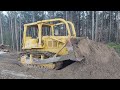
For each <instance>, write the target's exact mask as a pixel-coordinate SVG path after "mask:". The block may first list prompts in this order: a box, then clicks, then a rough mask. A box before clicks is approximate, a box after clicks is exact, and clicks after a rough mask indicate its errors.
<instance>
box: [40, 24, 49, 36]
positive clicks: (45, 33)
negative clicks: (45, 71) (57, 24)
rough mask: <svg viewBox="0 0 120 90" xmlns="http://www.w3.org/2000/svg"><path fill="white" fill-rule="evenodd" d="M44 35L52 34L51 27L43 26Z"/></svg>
mask: <svg viewBox="0 0 120 90" xmlns="http://www.w3.org/2000/svg"><path fill="white" fill-rule="evenodd" d="M42 35H43V36H50V35H51V27H50V26H47V25H43V26H42Z"/></svg>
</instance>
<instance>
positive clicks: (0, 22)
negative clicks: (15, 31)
mask: <svg viewBox="0 0 120 90" xmlns="http://www.w3.org/2000/svg"><path fill="white" fill-rule="evenodd" d="M0 14H1V13H0ZM1 18H2V17H1V15H0V30H1V44H4V42H3V29H2V20H1Z"/></svg>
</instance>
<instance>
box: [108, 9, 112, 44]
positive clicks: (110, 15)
mask: <svg viewBox="0 0 120 90" xmlns="http://www.w3.org/2000/svg"><path fill="white" fill-rule="evenodd" d="M111 20H112V11H110V27H109V28H110V29H109V42H110V41H111V26H112V22H111Z"/></svg>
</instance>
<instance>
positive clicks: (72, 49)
mask: <svg viewBox="0 0 120 90" xmlns="http://www.w3.org/2000/svg"><path fill="white" fill-rule="evenodd" d="M79 41H80V39H79V38H77V39H76V38H71V39H68V42H67V44H66V47H67V49H68V54H67V55H63V56H59V57H52V58H48V59H43V60H40V59H37V58H33V63H36V64H45V63H53V62H58V61H65V60H71V61H78V62H80V61H81V60H84V59H85V58H84V56H81V55H80V53H79V52H78V50H79V49H78V46H77V45H78V42H79Z"/></svg>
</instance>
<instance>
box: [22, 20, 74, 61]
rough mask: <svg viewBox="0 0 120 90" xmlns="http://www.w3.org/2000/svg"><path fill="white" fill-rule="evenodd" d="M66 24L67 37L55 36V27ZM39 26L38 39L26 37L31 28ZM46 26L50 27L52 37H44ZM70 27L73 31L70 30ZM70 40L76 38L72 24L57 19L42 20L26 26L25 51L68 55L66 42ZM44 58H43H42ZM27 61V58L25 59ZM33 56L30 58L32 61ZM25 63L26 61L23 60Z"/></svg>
mask: <svg viewBox="0 0 120 90" xmlns="http://www.w3.org/2000/svg"><path fill="white" fill-rule="evenodd" d="M55 21H59V22H60V23H57V24H51V23H50V22H55ZM61 24H65V26H66V31H67V32H68V35H67V36H55V35H54V27H55V26H57V25H61ZM34 25H37V26H38V38H32V37H28V36H26V32H27V29H28V27H29V26H34ZM44 25H46V26H48V27H50V28H51V29H50V32H51V34H50V36H43V35H42V27H43V26H44ZM70 27H71V28H72V30H70ZM69 38H76V32H75V27H74V25H73V23H72V22H70V21H66V20H64V19H61V18H57V19H49V20H42V21H38V22H34V23H29V24H25V25H24V32H23V47H22V49H23V50H33V49H36V50H37V51H47V52H52V53H55V54H56V55H66V54H68V50H67V48H66V47H65V44H66V41H67V40H68V39H69ZM41 58H42V56H41ZM23 59H25V58H23ZM31 59H32V56H31V57H30V60H31ZM23 61H24V60H23Z"/></svg>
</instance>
